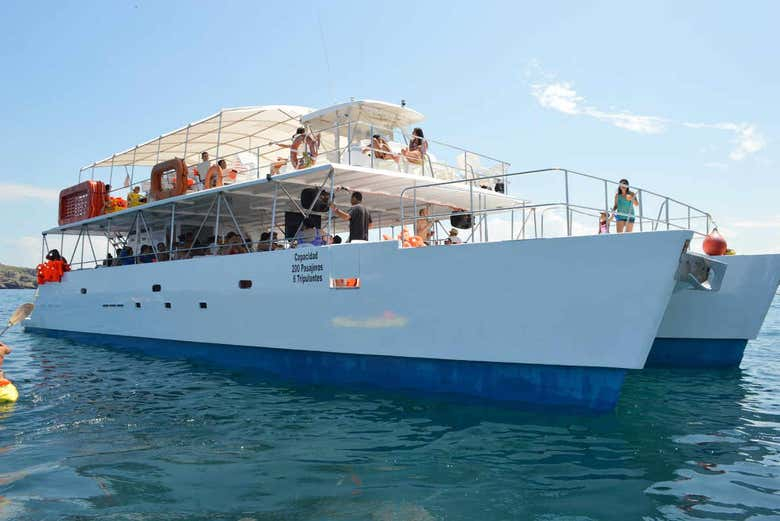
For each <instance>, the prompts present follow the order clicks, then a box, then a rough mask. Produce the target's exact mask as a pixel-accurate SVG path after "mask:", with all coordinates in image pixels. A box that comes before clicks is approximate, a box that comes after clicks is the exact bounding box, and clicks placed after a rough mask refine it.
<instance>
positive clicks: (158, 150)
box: [154, 136, 162, 165]
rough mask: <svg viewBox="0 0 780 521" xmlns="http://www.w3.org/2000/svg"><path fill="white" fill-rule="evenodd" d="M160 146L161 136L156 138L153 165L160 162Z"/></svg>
mask: <svg viewBox="0 0 780 521" xmlns="http://www.w3.org/2000/svg"><path fill="white" fill-rule="evenodd" d="M161 144H162V136H160V137H158V138H157V158H156V159H155V160H154V164H155V165H156V164H157V163H159V162H160V145H161Z"/></svg>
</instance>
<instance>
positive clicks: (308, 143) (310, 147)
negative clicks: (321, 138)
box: [290, 134, 320, 170]
mask: <svg viewBox="0 0 780 521" xmlns="http://www.w3.org/2000/svg"><path fill="white" fill-rule="evenodd" d="M301 147H303V149H304V150H303V151H302V152H300V154H299V151H300V149H301ZM319 148H320V147H319V143H317V140H316V139H314V138H313V137H311V136H310V135H305V134H298V135H296V136H295V138H294V139H293V142H292V145H290V163H292V165H293V167H295V169H296V170H301V169H302V168H308V167H310V166H312V165H314V164H315V163H316V162H317V153H318V150H319Z"/></svg>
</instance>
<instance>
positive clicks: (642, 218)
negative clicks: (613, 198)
mask: <svg viewBox="0 0 780 521" xmlns="http://www.w3.org/2000/svg"><path fill="white" fill-rule="evenodd" d="M545 172H559V173H562V174H563V175H564V181H565V201H564V202H563V203H560V204H558V206H560V205H562V206H564V207H565V208H566V229H567V230H566V233H567V236H571V235H572V229H571V225H572V223H571V215H570V212H571V209H572V208H583V209H589V210H593V211H602V210H600V209H596V208H592V207H586V206H582V205H576V204H572V203H571V201H570V198H569V195H570V194H569V174H573V175H577V176H580V177H584V178H588V179H593V180H597V181H599V182H603V183H605V189H606V187H607V184H608V183H613V184H618V183H616V182H615V181H611V180H609V179H605V178H602V177H597V176H594V175H591V174H584V173H581V172H576V171H573V170H568V169H563V168H544V169H537V170H527V171H523V172H514V173H509V174H496V175H489V176H480V177H478V178H476V179H456V180H450V181H440V182H436V183H428V184H424V185H413V186H408V187H406V188H404V189H403V190H401V193H400V196H399V206H400V209H401V226H404V225H405V224H406V216H405V215H404V207H405V204H404V199H405V197H406V194H407V192H408V191H409V190H414V191H415V192H416V190H418V189H421V188H430V187H433V186H446V185H452V184H456V183H463V182H468V183H472V182H473V181H474V180H484V179H498V178H511V177H515V176H523V175H531V174H539V173H545ZM642 192H644V193H647V194H651V195H654V196H657V197H662V198H664V203H665V208H666V220H665V221H661V220H660V211H659V218H658V219H651V218H648V217H645V216H644V215H643V211H642V198H639V216H638V220H639V224H640V230H641V227H642V223H643V222H645V221H648V222H649V223H650V224H651V225H652V224H654V225H655V228H654V229H657V227H658V223H661V222H663V223H665V224H666V227H667V229H669V227H675V228H679V229H690V217H689V218H688V223H689V226H688V227H683V226H677V225H676V224H674V223H672V222H671V221H672V220H671V219H669V211H668V210H669V207H668V202H669V201H673V202H676V203H678V204H680V205H682V206H684V207H686V208H688V209H689V212H690V210H695V211H697V212H699V213H700V214H702V215H701V217H706V218H707V223H708V224H707V232H709V222H710V220H711V218H712V217H711V215H710V214H709V213H707V212H704V211H702V210H699V209H698V208H696V207H694V206H691V205H688V204H686V203H683V202H681V201H678V200H676V199H674V198H671V197H667V196H664V195H661V194H657V193H655V192H652V191H650V190H644V189H642V188H637V195H639V194H640V193H642ZM471 199H472V202H471V205H470V209H469V211H468V212H465V211H464V212H463V213H471V214H473V213H478V214H486V213H492V212H493V211H495V210H501V211H505V210H509V209H517V208H518V207H511V208H500V209H493V210H486V209H479V210H477V211H476V212H475V210H474V207H473V197H472V198H471ZM607 202H608V201H606V200H605V203H607ZM532 206H536V207H538V206H539V205H532ZM545 206H550V205H545ZM530 207H531V206H526V208H530ZM663 208H664V207H662V208H661V210H663ZM542 214H544V210H543V211H542ZM542 218H543V215H542ZM693 231H694V232H695V233H697V234H701V233H700V232H698V231H696V230H693ZM701 235H704V234H701Z"/></svg>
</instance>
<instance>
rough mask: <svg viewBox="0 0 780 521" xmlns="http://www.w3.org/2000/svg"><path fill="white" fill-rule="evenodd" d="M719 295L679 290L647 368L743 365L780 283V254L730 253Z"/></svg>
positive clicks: (726, 259)
mask: <svg viewBox="0 0 780 521" xmlns="http://www.w3.org/2000/svg"><path fill="white" fill-rule="evenodd" d="M716 259H717V260H718V261H719V262H724V263H726V264H728V268H727V269H726V276H725V277H724V279H723V283H722V285H721V287H720V290H719V291H714V292H706V291H698V290H694V289H690V288H682V289H680V290H678V291H675V292H674V293H673V295H672V298H671V299H670V301H669V307H668V309H667V310H666V313H665V314H664V319H663V321H662V322H661V327H660V328H659V329H658V336H657V338H656V339H655V341H654V343H653V348H652V350H651V352H650V355H649V356H648V359H647V367H693V368H726V367H738V366H739V364H740V362H741V361H742V355H743V353H744V351H745V346H746V344H747V342H748V340H750V339H754V338H756V337H757V336H758V333H759V331H760V330H761V325H762V324H763V322H764V318H765V317H766V314H767V311H768V310H769V306H770V305H771V304H772V300H773V299H774V296H775V292H776V291H777V288H778V285H779V284H780V255H778V254H772V255H726V256H721V257H716Z"/></svg>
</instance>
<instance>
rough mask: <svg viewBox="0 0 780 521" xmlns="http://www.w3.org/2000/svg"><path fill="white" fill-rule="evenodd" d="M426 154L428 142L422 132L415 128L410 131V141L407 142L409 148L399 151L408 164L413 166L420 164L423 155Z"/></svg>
mask: <svg viewBox="0 0 780 521" xmlns="http://www.w3.org/2000/svg"><path fill="white" fill-rule="evenodd" d="M427 153H428V142H427V141H426V140H425V136H424V135H423V131H422V129H421V128H419V127H417V128H415V129H414V130H413V131H412V140H411V141H409V148H404V149H403V150H401V155H402V156H404V157H405V158H406V160H407V161H409V162H410V163H414V164H415V165H419V164H422V162H423V158H424V157H425V154H427Z"/></svg>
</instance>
